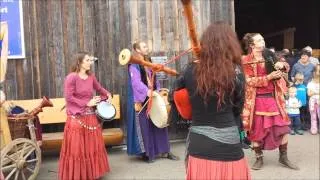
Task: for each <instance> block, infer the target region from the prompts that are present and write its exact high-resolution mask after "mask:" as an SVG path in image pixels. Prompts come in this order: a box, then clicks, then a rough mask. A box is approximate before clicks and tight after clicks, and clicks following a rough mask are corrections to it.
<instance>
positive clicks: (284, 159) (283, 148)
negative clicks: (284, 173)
mask: <svg viewBox="0 0 320 180" xmlns="http://www.w3.org/2000/svg"><path fill="white" fill-rule="evenodd" d="M287 145H288V143H286V144H282V145H280V146H279V151H280V156H279V163H280V164H282V165H283V166H285V167H287V168H290V169H294V170H299V167H298V166H296V165H294V164H293V163H291V162H290V161H289V159H288V156H287Z"/></svg>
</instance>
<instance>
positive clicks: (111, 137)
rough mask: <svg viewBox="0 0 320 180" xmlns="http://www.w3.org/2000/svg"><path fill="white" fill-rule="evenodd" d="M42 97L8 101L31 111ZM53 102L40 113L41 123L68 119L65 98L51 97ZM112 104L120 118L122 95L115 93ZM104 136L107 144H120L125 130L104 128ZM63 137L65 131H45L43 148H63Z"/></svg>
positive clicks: (48, 123)
mask: <svg viewBox="0 0 320 180" xmlns="http://www.w3.org/2000/svg"><path fill="white" fill-rule="evenodd" d="M41 101H42V99H32V100H14V101H8V103H10V102H12V103H14V104H15V105H18V106H21V107H23V108H24V109H26V110H28V111H29V112H30V111H31V110H32V109H34V108H35V107H36V106H38V105H39V104H40V103H41ZM50 101H51V102H52V103H53V107H45V108H43V112H40V113H39V114H38V116H39V119H40V123H41V124H42V125H44V124H47V125H50V124H52V125H53V124H56V123H65V122H66V119H67V115H66V109H63V110H61V109H62V107H63V106H64V105H65V100H64V98H55V99H50ZM112 104H113V105H114V106H115V108H116V110H117V111H116V116H115V121H116V120H120V96H119V95H118V94H116V95H113V98H112ZM102 133H103V138H104V142H105V144H106V145H120V144H122V141H123V131H122V130H121V129H120V128H107V129H103V132H102ZM62 139H63V132H54V133H43V134H42V148H43V149H44V150H57V149H60V148H61V143H62Z"/></svg>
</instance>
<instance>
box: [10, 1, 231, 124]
mask: <svg viewBox="0 0 320 180" xmlns="http://www.w3.org/2000/svg"><path fill="white" fill-rule="evenodd" d="M193 4H194V12H195V13H194V15H195V20H196V23H197V29H198V34H200V33H201V32H202V31H203V30H204V29H205V28H206V26H207V25H208V24H209V23H211V22H214V21H218V20H224V21H227V22H229V23H230V24H231V25H233V26H234V10H233V0H194V1H193ZM23 14H24V30H25V42H26V43H25V47H26V58H25V59H15V60H9V63H8V66H9V68H8V72H7V80H6V93H7V98H8V99H33V98H40V97H41V96H43V95H46V96H48V97H50V98H56V97H62V96H63V79H64V77H65V76H66V75H67V73H68V72H69V68H70V66H71V64H72V59H71V57H72V54H74V53H75V52H77V51H79V50H86V51H90V52H93V53H94V55H95V56H97V57H99V61H98V66H95V67H94V70H95V72H96V76H97V77H98V78H99V81H100V82H101V83H102V84H103V86H104V87H106V88H107V89H109V90H110V91H111V92H113V93H117V94H120V97H121V102H122V103H121V104H122V105H121V108H122V117H125V107H126V106H125V104H126V100H125V97H126V90H127V88H126V83H127V68H126V67H123V66H120V65H119V63H118V54H119V52H120V51H121V49H123V48H131V45H132V43H133V42H134V41H136V40H138V39H140V40H144V41H146V42H147V43H148V45H149V47H150V49H152V52H153V54H154V55H166V56H168V58H171V57H172V56H174V55H176V54H178V53H179V52H181V51H183V50H186V49H188V48H189V47H190V43H189V38H188V34H187V32H188V31H187V29H186V23H185V18H184V16H183V9H182V5H181V3H180V1H179V0H23ZM189 59H190V56H184V57H182V58H181V61H177V62H175V63H173V64H170V65H169V66H170V67H172V68H175V69H177V70H178V71H180V70H181V68H182V67H183V66H184V65H185V64H186V63H187V62H188V61H189ZM173 79H174V78H170V79H169V81H167V82H164V83H163V84H164V85H165V86H167V87H169V86H170V84H171V82H172V80H173ZM124 119H125V118H124Z"/></svg>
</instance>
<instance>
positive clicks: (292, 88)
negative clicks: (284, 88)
mask: <svg viewBox="0 0 320 180" xmlns="http://www.w3.org/2000/svg"><path fill="white" fill-rule="evenodd" d="M292 91H294V92H297V88H296V87H294V86H291V87H289V92H292Z"/></svg>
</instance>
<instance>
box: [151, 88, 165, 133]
mask: <svg viewBox="0 0 320 180" xmlns="http://www.w3.org/2000/svg"><path fill="white" fill-rule="evenodd" d="M149 116H150V119H151V121H152V122H153V124H154V125H155V126H157V127H158V128H164V127H167V126H168V111H167V107H166V103H165V101H164V99H163V98H162V97H161V96H160V95H159V94H158V93H157V92H153V97H152V105H151V109H150V112H149Z"/></svg>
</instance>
